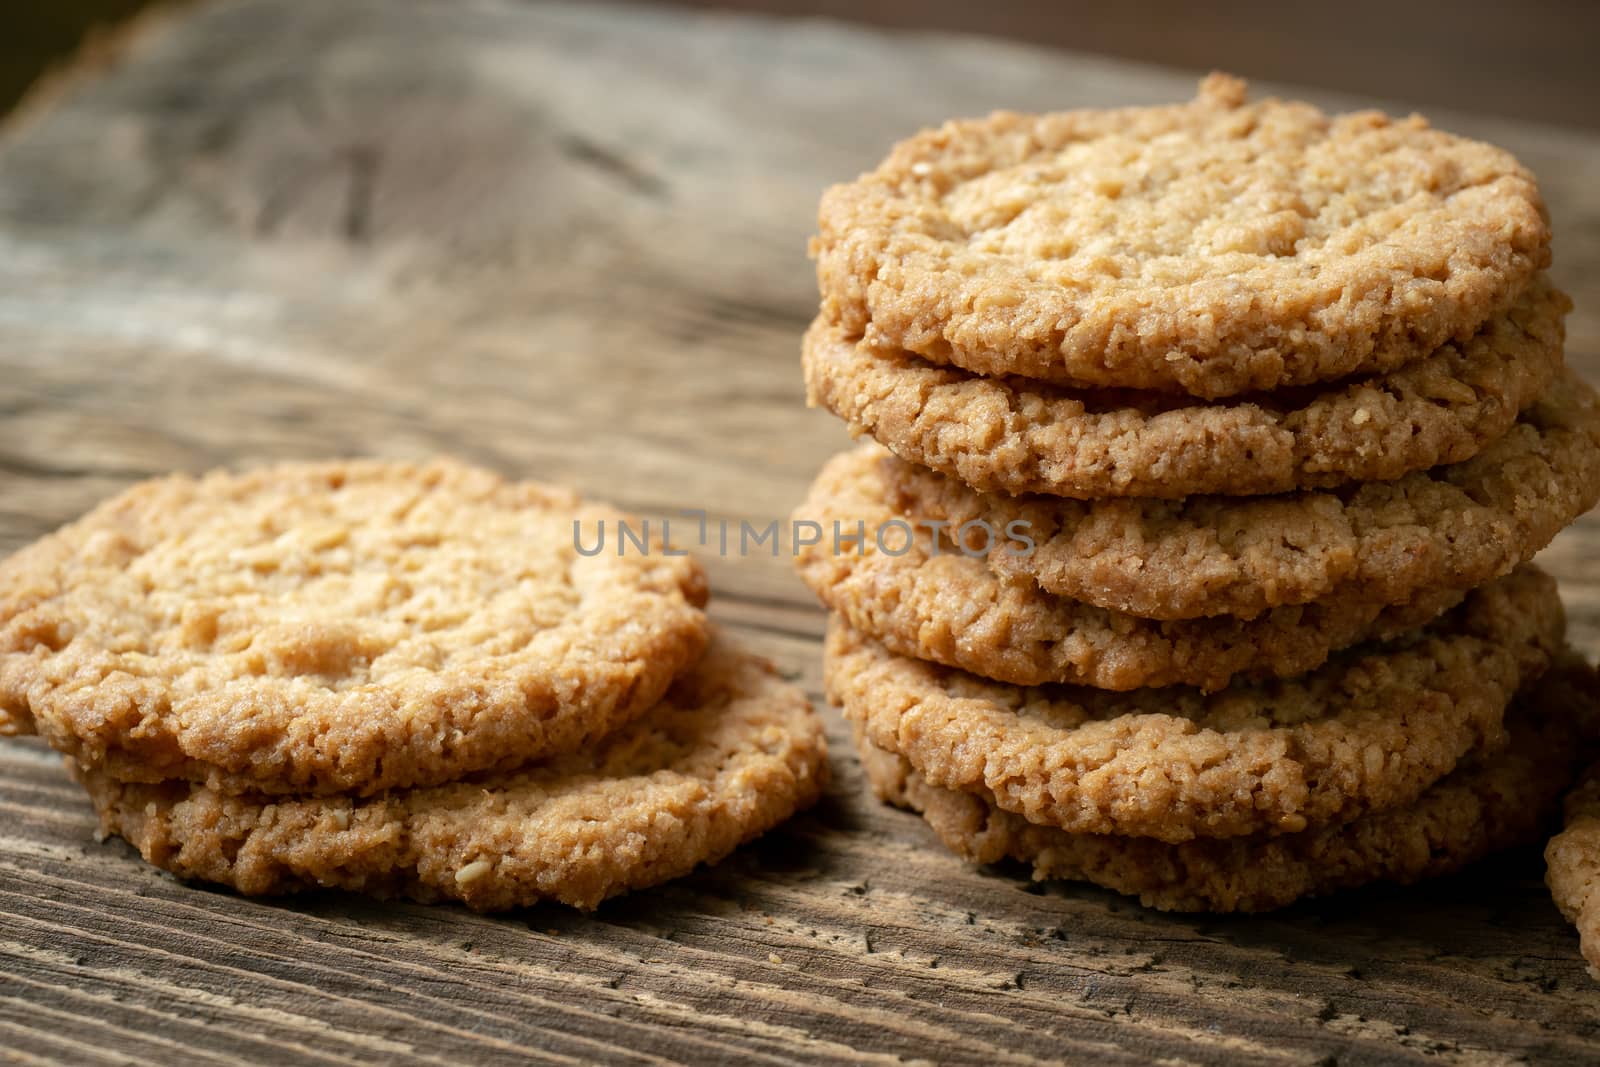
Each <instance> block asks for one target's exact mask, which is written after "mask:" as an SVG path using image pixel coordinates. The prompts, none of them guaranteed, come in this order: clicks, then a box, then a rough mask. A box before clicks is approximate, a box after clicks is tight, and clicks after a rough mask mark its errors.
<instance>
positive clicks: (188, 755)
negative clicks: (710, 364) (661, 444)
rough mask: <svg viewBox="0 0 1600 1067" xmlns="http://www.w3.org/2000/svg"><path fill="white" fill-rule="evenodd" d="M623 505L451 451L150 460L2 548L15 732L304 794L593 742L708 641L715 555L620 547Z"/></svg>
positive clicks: (0, 675) (128, 761)
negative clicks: (156, 468) (101, 498)
mask: <svg viewBox="0 0 1600 1067" xmlns="http://www.w3.org/2000/svg"><path fill="white" fill-rule="evenodd" d="M625 519H627V516H625V515H624V514H623V513H621V512H618V511H614V510H612V509H610V508H607V507H602V506H598V505H594V504H589V503H585V502H584V501H582V500H581V499H579V498H578V497H577V496H576V495H574V494H573V493H571V492H569V491H567V490H564V489H554V488H547V487H544V486H540V485H534V484H529V483H513V482H508V481H505V480H503V479H501V478H499V477H498V476H496V475H494V474H491V473H489V472H487V471H482V470H477V469H473V468H470V467H466V466H462V465H459V464H456V463H451V462H438V463H433V464H430V465H427V466H414V465H409V464H398V463H381V462H339V463H312V464H293V465H286V466H278V467H271V468H267V469H264V470H259V471H255V472H252V473H247V474H224V473H217V474H209V475H206V476H204V477H201V478H191V477H184V476H177V477H169V478H163V479H159V480H156V481H152V482H146V483H143V484H141V485H138V486H135V487H133V488H132V489H129V490H128V491H127V492H125V493H123V494H121V495H120V496H118V497H116V498H115V499H113V500H111V501H109V502H107V503H105V504H103V505H101V506H100V507H98V508H96V509H95V510H94V511H92V512H90V513H89V514H88V515H86V516H85V517H83V518H82V519H80V520H78V521H77V522H74V523H72V524H71V525H68V526H66V527H64V528H63V529H61V530H60V531H58V532H56V533H55V534H52V535H51V536H49V537H46V538H44V539H43V540H42V541H39V542H37V543H35V544H34V545H31V546H29V547H27V548H24V549H23V550H22V551H21V552H19V553H17V554H16V555H15V556H13V557H11V558H10V559H9V560H6V561H5V562H3V563H0V732H22V731H26V730H32V729H36V730H37V731H38V732H39V733H41V734H43V735H44V736H45V738H46V739H47V740H49V741H50V743H51V744H52V745H54V746H55V747H56V748H58V749H60V750H61V751H63V752H66V753H68V754H69V755H72V756H74V757H75V758H77V759H78V760H79V761H81V762H84V763H87V764H92V765H95V766H98V767H101V768H103V769H105V770H106V771H107V772H109V773H111V774H113V775H115V776H117V777H119V778H122V779H126V780H130V781H160V780H163V779H168V778H181V779H186V780H190V781H197V782H206V783H209V784H210V785H212V786H214V787H216V788H219V789H224V790H228V791H242V790H257V791H267V792H287V793H319V792H334V791H356V792H369V793H370V792H375V791H378V790H381V789H385V788H390V787H395V786H407V785H419V784H432V783H437V782H445V781H451V780H454V779H456V778H459V777H461V776H462V775H463V774H468V773H472V772H475V771H484V770H491V769H495V768H503V767H511V766H515V765H516V764H518V763H521V762H523V761H525V760H528V759H534V758H538V757H541V756H546V755H550V754H553V753H557V752H564V751H570V750H572V749H576V748H579V747H581V746H583V745H585V744H587V743H589V742H590V741H592V740H593V739H595V738H596V737H599V736H601V735H603V734H606V733H608V732H610V731H611V730H614V729H616V728H617V727H619V726H622V725H623V724H625V723H627V722H628V721H630V720H632V719H633V718H635V717H637V716H638V715H640V714H642V713H643V712H644V711H646V710H647V709H648V708H650V707H651V706H652V705H654V704H655V703H656V701H657V700H659V699H660V697H661V694H662V693H663V692H664V691H665V690H666V688H667V685H668V684H669V683H670V682H671V680H672V679H673V677H674V676H676V675H677V674H678V673H680V672H681V671H683V670H684V669H685V668H687V667H688V666H690V665H691V664H692V663H693V662H694V661H695V660H696V659H697V658H698V657H699V655H700V654H701V652H702V651H703V650H704V648H705V643H706V640H707V624H706V620H705V616H704V614H703V612H702V610H701V606H702V605H703V603H704V601H705V596H706V588H705V579H704V576H703V574H702V572H701V570H700V568H699V566H698V565H697V564H695V563H694V562H692V561H691V560H688V559H685V558H681V557H678V556H666V555H663V553H662V551H661V547H660V545H659V544H657V545H656V546H655V547H654V549H653V550H652V551H650V552H648V553H646V552H641V551H637V550H632V549H630V550H628V551H626V552H625V553H624V554H622V555H619V554H618V553H617V551H616V548H617V544H618V538H617V530H616V524H617V523H618V522H619V521H623V520H625ZM630 521H631V520H630ZM601 522H604V523H605V524H606V527H607V530H608V531H609V535H608V536H609V537H610V540H609V541H608V542H607V546H606V550H605V551H603V552H601V553H599V554H597V555H593V556H585V555H583V554H581V553H580V552H579V551H578V550H577V547H576V546H577V538H576V536H575V526H581V528H582V531H583V537H582V543H583V544H584V545H585V546H586V547H592V546H593V544H594V543H595V539H596V536H597V535H598V527H599V524H600V523H601ZM634 528H635V530H637V528H638V525H637V523H636V522H635V523H634ZM657 541H659V538H658V539H657Z"/></svg>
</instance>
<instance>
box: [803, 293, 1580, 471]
mask: <svg viewBox="0 0 1600 1067" xmlns="http://www.w3.org/2000/svg"><path fill="white" fill-rule="evenodd" d="M1571 306H1572V302H1571V301H1570V300H1569V299H1567V297H1566V295H1565V294H1563V293H1561V292H1559V291H1558V290H1555V289H1553V288H1551V286H1550V285H1549V282H1548V279H1546V278H1544V277H1543V276H1542V275H1541V276H1540V277H1539V278H1538V279H1536V280H1535V282H1534V284H1533V285H1532V286H1531V287H1530V288H1529V289H1528V291H1527V292H1526V293H1524V294H1523V296H1522V298H1521V299H1520V300H1519V301H1518V303H1517V304H1516V306H1515V307H1513V308H1512V309H1511V311H1510V312H1509V313H1507V314H1505V315H1500V316H1496V317H1495V318H1493V319H1491V320H1489V321H1488V322H1487V323H1485V324H1484V326H1483V328H1482V329H1481V330H1479V331H1478V333H1477V334H1475V335H1474V336H1473V337H1472V338H1471V339H1469V340H1467V341H1464V342H1460V343H1458V344H1446V345H1445V346H1444V347H1442V348H1440V349H1438V350H1437V351H1435V352H1432V353H1430V354H1429V355H1427V356H1424V357H1422V358H1421V359H1419V360H1418V361H1416V362H1415V363H1409V364H1407V365H1406V366H1404V367H1401V368H1399V369H1398V370H1394V371H1391V372H1389V373H1388V374H1385V375H1381V376H1377V377H1372V378H1364V379H1358V380H1356V381H1353V382H1349V383H1339V384H1337V385H1332V386H1328V387H1327V388H1326V389H1323V390H1290V391H1287V392H1286V393H1277V394H1268V395H1265V396H1252V397H1250V398H1248V399H1241V400H1240V401H1238V402H1237V403H1218V404H1204V403H1196V402H1194V401H1190V400H1185V399H1182V398H1174V397H1164V396H1161V395H1159V394H1152V393H1131V392H1126V391H1114V390H1070V389H1066V388H1062V387H1057V386H1049V385H1044V384H1041V383H1038V382H1027V381H1025V380H1022V379H1016V378H984V377H979V376H976V375H972V374H969V373H967V372H965V371H961V370H955V369H951V368H949V367H940V366H936V365H933V364H930V363H927V362H925V361H923V360H921V359H919V358H917V357H916V356H913V355H910V354H909V353H905V352H901V351H898V350H895V349H884V348H879V347H876V346H874V345H872V344H869V343H868V342H866V341H855V340H851V339H850V338H849V337H847V335H846V334H845V333H844V331H843V330H841V329H840V328H838V327H836V326H832V325H830V324H829V323H827V322H826V321H824V320H822V319H818V320H817V321H816V322H814V323H812V325H811V329H810V330H809V331H807V333H806V337H805V342H804V345H803V348H802V354H803V363H804V367H805V378H806V390H807V395H808V397H809V399H810V402H811V403H812V404H813V405H818V404H820V405H822V406H823V407H826V408H827V409H828V410H829V411H832V412H833V413H834V414H835V415H838V416H839V417H840V418H842V419H844V420H845V421H846V422H847V423H849V425H850V429H851V432H852V433H855V434H857V435H861V434H866V435H870V436H871V437H873V438H875V439H876V440H878V441H879V442H880V443H882V444H883V445H885V446H887V447H888V448H889V449H890V450H891V451H893V452H894V453H895V454H896V455H898V456H900V457H901V458H902V459H905V460H908V461H910V462H912V463H917V464H921V465H922V466H925V467H931V468H933V469H934V470H937V471H941V472H943V473H944V474H947V475H950V476H951V477H954V478H956V479H958V480H960V481H962V482H964V483H966V484H967V485H969V486H971V487H973V488H974V489H979V490H983V491H985V492H991V493H994V492H999V493H1011V494H1021V493H1044V494H1052V495H1056V496H1066V497H1074V498H1078V499H1084V500H1093V499H1098V498H1102V497H1123V496H1135V497H1158V498H1163V499H1181V498H1183V497H1185V496H1190V495H1192V494H1197V493H1219V494H1226V495H1231V496H1247V495H1258V494H1263V493H1282V492H1287V491H1289V490H1292V489H1302V488H1317V487H1324V486H1335V485H1341V484H1344V483H1347V482H1360V481H1383V480H1388V479H1393V478H1398V477H1400V476H1401V475H1403V474H1406V473H1408V472H1410V471H1414V470H1424V469H1426V468H1428V467H1435V466H1438V465H1440V464H1443V463H1457V462H1460V461H1462V460H1465V459H1468V458H1470V457H1472V456H1473V455H1476V454H1477V453H1478V452H1479V451H1480V450H1482V449H1483V448H1484V446H1486V445H1487V444H1489V443H1490V442H1492V441H1494V440H1496V439H1498V438H1499V437H1501V436H1502V435H1503V434H1505V432H1506V431H1507V430H1509V429H1510V428H1511V425H1512V424H1513V423H1514V422H1515V421H1516V418H1517V413H1518V412H1520V411H1521V410H1523V409H1524V408H1526V407H1527V406H1529V405H1530V404H1532V403H1533V402H1534V401H1535V400H1537V399H1538V398H1539V396H1540V394H1542V393H1543V392H1544V391H1545V389H1546V388H1547V387H1548V386H1549V385H1550V383H1551V382H1552V381H1553V380H1554V379H1555V377H1556V375H1557V373H1559V371H1560V369H1561V355H1562V351H1561V350H1562V341H1563V338H1564V329H1563V322H1562V319H1563V316H1564V315H1565V314H1566V312H1567V311H1568V310H1570V308H1571Z"/></svg>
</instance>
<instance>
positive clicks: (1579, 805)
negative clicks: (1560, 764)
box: [1544, 686, 1600, 978]
mask: <svg viewBox="0 0 1600 1067" xmlns="http://www.w3.org/2000/svg"><path fill="white" fill-rule="evenodd" d="M1587 697H1588V701H1589V705H1590V707H1591V708H1600V686H1593V687H1591V688H1590V690H1589V692H1588V694H1587ZM1544 862H1545V868H1546V869H1545V881H1546V882H1547V883H1548V884H1549V886H1550V896H1551V897H1552V898H1553V899H1554V900H1555V902H1556V907H1558V908H1560V909H1561V914H1562V915H1564V916H1566V918H1567V921H1569V922H1571V923H1572V924H1573V925H1575V926H1576V927H1577V928H1578V938H1579V945H1580V947H1581V949H1582V951H1583V957H1584V959H1586V960H1588V961H1589V972H1590V973H1591V974H1592V975H1594V976H1595V977H1596V978H1600V765H1596V766H1594V767H1591V768H1589V769H1588V770H1587V771H1586V772H1585V773H1584V775H1583V778H1582V781H1580V782H1579V784H1578V786H1577V787H1576V788H1575V789H1573V791H1572V792H1571V793H1570V794H1568V796H1567V799H1566V826H1565V828H1564V829H1562V831H1561V832H1560V833H1558V834H1556V835H1555V836H1554V837H1552V838H1551V839H1550V843H1549V844H1548V845H1546V846H1545V850H1544Z"/></svg>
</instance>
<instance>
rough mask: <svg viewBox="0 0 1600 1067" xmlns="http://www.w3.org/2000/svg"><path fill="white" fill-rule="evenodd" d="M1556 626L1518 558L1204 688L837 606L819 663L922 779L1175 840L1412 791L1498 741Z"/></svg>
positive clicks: (1340, 813) (1324, 818)
mask: <svg viewBox="0 0 1600 1067" xmlns="http://www.w3.org/2000/svg"><path fill="white" fill-rule="evenodd" d="M1563 631H1564V619H1563V616H1562V611H1561V602H1560V599H1559V597H1558V596H1557V595H1556V589H1555V582H1554V581H1553V580H1552V579H1551V578H1550V577H1549V576H1547V575H1545V574H1544V573H1542V572H1540V571H1539V570H1537V569H1536V568H1534V567H1532V566H1531V565H1530V566H1527V567H1523V568H1521V569H1519V570H1517V571H1516V572H1514V573H1513V574H1511V575H1509V576H1507V577H1506V578H1504V579H1501V580H1499V581H1497V582H1495V583H1493V584H1491V585H1488V586H1485V587H1484V588H1482V589H1479V590H1476V591H1474V592H1473V593H1472V594H1471V595H1470V596H1468V598H1467V599H1466V601H1464V602H1463V603H1462V605H1461V607H1459V608H1457V609H1455V610H1454V611H1452V612H1451V613H1449V614H1448V615H1446V616H1444V617H1443V618H1441V619H1440V620H1439V621H1438V622H1436V623H1435V624H1434V625H1432V626H1430V627H1428V628H1427V629H1426V630H1423V631H1421V632H1419V633H1417V634H1415V635H1412V636H1410V637H1408V638H1402V639H1398V640H1396V641H1395V642H1393V643H1392V644H1380V645H1369V646H1361V647H1358V648H1355V649H1351V650H1348V651H1346V652H1342V653H1339V654H1338V655H1336V656H1334V657H1333V658H1332V659H1330V660H1329V662H1328V663H1327V664H1325V665H1324V666H1323V667H1321V668H1319V669H1318V670H1316V671H1314V672H1312V673H1310V674H1307V675H1304V676H1302V677H1300V678H1295V679H1289V680H1284V681H1273V682H1266V683H1261V684H1235V685H1233V686H1230V687H1229V688H1227V689H1225V690H1222V691H1221V692H1218V693H1214V694H1210V695H1205V694H1201V693H1199V692H1197V691H1195V690H1192V689H1181V688H1168V689H1140V690H1136V691H1134V692H1130V693H1108V692H1105V691H1103V690H1098V689H1087V688H1083V687H1075V686H1035V687H1021V686H1010V685H1002V684H1000V683H997V682H991V681H988V680H986V679H982V678H978V677H976V676H974V675H970V674H966V673H963V672H961V671H956V670H952V669H950V668H948V667H941V666H938V665H936V664H931V663H925V662H922V661H920V660H914V659H909V658H906V657H903V656H896V655H894V654H893V653H891V652H889V651H887V650H886V649H884V648H883V646H882V645H880V644H878V643H876V642H874V641H872V640H871V639H869V638H866V637H863V636H862V635H860V634H858V633H856V632H855V631H853V630H851V629H850V628H849V627H848V626H847V625H845V624H844V623H842V622H841V621H839V620H838V619H837V618H834V619H833V620H832V622H831V624H830V627H829V631H828V638H827V644H826V649H825V653H824V656H825V658H824V666H823V671H824V683H825V685H826V689H827V693H828V698H829V700H831V701H832V702H833V703H835V704H837V705H838V706H839V707H840V708H842V709H843V712H844V715H845V717H846V718H847V719H849V720H850V721H852V722H855V723H859V724H861V725H862V727H863V728H864V729H865V731H866V736H867V737H868V738H869V739H870V740H871V741H872V743H873V744H875V745H878V746H879V747H882V748H886V749H888V750H890V751H892V752H896V753H898V754H900V755H902V756H904V757H905V758H906V759H907V760H908V761H910V763H911V764H912V766H914V767H916V769H917V770H918V771H919V772H920V773H921V774H922V776H923V777H924V778H926V779H927V780H928V782H929V784H931V785H935V786H938V787H941V788H945V789H962V790H968V791H972V790H977V789H986V790H988V791H989V792H990V794H992V795H993V797H994V801H995V803H996V804H997V805H999V806H1000V807H1001V808H1003V809H1005V810H1007V811H1012V812H1016V813H1017V814H1019V815H1022V816H1023V817H1025V818H1026V819H1028V820H1029V821H1030V822H1036V823H1039V824H1040V825H1047V826H1055V827H1058V828H1060V829H1063V830H1072V831H1076V832H1083V833H1107V834H1123V835H1129V836H1138V837H1154V838H1158V839H1160V840H1162V841H1168V842H1180V841H1186V840H1189V839H1190V838H1194V837H1235V836H1242V835H1246V834H1252V833H1263V832H1272V833H1295V832H1298V831H1300V830H1304V829H1306V828H1308V827H1310V826H1314V825H1319V824H1323V823H1332V822H1347V821H1349V820H1350V819H1353V818H1355V817H1356V816H1358V815H1360V814H1362V813H1363V812H1367V811H1381V810H1384V809H1387V808H1394V807H1402V806H1404V805H1406V804H1409V803H1411V802H1412V801H1414V800H1416V798H1417V797H1418V796H1420V795H1421V794H1422V792H1423V791H1424V790H1426V789H1427V788H1428V787H1429V786H1431V785H1432V784H1433V783H1434V782H1436V781H1438V779H1439V778H1441V777H1443V776H1444V775H1445V774H1447V773H1449V772H1450V771H1451V770H1452V769H1453V768H1454V767H1455V765H1456V763H1457V762H1458V761H1459V760H1461V759H1462V758H1463V757H1465V756H1467V755H1469V754H1471V753H1474V752H1487V751H1492V750H1494V749H1495V748H1497V747H1498V746H1499V745H1500V744H1501V743H1502V742H1503V740H1504V735H1503V731H1502V718H1503V716H1504V713H1505V709H1506V705H1507V704H1508V703H1509V702H1510V700H1511V696H1512V694H1513V693H1515V691H1516V690H1517V689H1518V688H1520V687H1521V686H1522V685H1523V684H1525V683H1527V682H1528V681H1530V680H1531V679H1533V678H1534V677H1536V676H1537V675H1538V674H1540V673H1541V672H1542V671H1543V670H1544V668H1545V667H1546V666H1548V664H1549V661H1550V657H1551V656H1552V655H1553V654H1554V653H1555V652H1556V651H1557V650H1558V649H1559V647H1560V644H1561V638H1562V633H1563Z"/></svg>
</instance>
